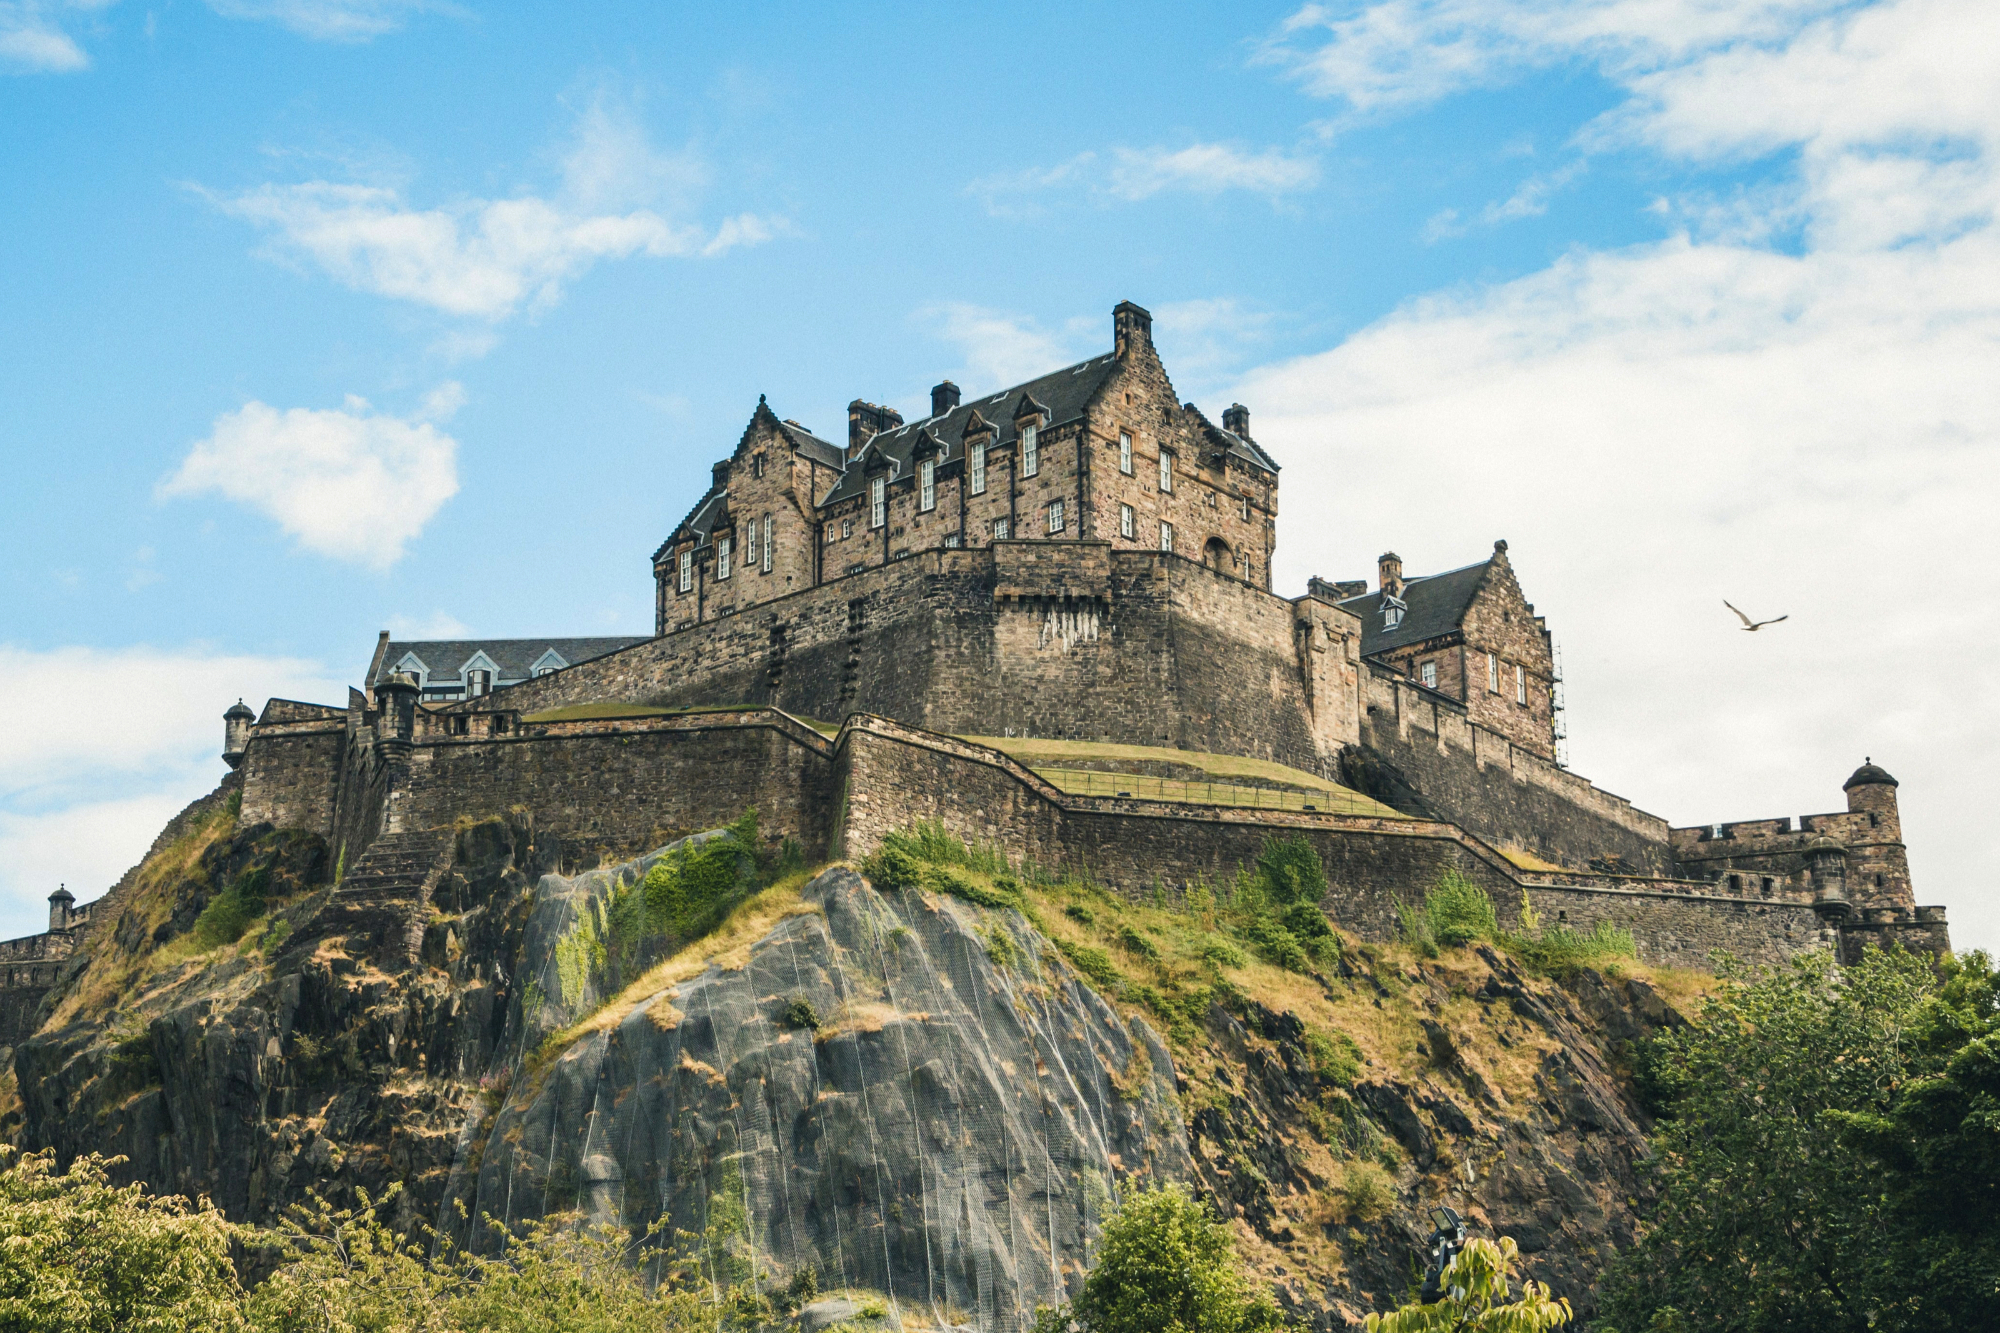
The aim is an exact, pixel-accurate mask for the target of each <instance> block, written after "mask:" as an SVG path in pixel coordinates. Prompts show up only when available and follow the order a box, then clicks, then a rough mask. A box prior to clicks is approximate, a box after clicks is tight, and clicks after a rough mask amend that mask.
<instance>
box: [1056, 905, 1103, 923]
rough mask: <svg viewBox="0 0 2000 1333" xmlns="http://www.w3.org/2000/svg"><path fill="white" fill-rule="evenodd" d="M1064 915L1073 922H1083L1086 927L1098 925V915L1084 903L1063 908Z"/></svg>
mask: <svg viewBox="0 0 2000 1333" xmlns="http://www.w3.org/2000/svg"><path fill="white" fill-rule="evenodd" d="M1063 915H1064V916H1066V917H1068V918H1069V919H1070V920H1072V921H1081V922H1082V923H1083V924H1084V925H1086V926H1094V925H1096V924H1097V913H1095V912H1093V911H1091V910H1090V909H1089V908H1088V907H1085V906H1084V905H1083V904H1082V903H1071V904H1070V905H1069V906H1067V907H1065V908H1063Z"/></svg>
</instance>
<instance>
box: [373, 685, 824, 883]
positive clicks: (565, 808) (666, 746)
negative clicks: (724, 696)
mask: <svg viewBox="0 0 2000 1333" xmlns="http://www.w3.org/2000/svg"><path fill="white" fill-rule="evenodd" d="M493 716H494V715H492V714H488V715H487V716H486V717H485V718H483V719H477V720H481V721H485V722H487V723H488V726H489V727H490V724H491V720H492V718H493ZM831 752H832V747H831V745H830V744H828V743H827V742H826V741H825V740H824V739H823V738H821V737H819V736H818V735H816V734H814V733H813V732H811V731H810V730H808V729H807V728H805V727H802V726H799V725H798V724H797V723H793V722H790V720H789V719H781V718H779V717H777V716H776V715H774V714H770V713H768V712H764V711H761V710H759V711H756V712H748V713H722V714H716V715H713V716H705V715H696V716H693V717H678V718H643V719H633V720H629V721H618V720H605V721H594V722H579V723H560V724H555V725H551V726H547V727H540V728H531V729H529V730H528V731H527V732H521V731H518V730H515V729H513V728H509V729H508V730H507V731H506V732H505V733H503V734H499V735H495V734H493V733H492V732H491V731H490V730H487V731H486V734H477V735H475V734H468V735H465V736H456V735H450V734H437V733H436V732H432V733H429V734H423V733H420V734H419V736H418V739H417V743H416V744H415V746H414V747H413V748H412V750H411V753H410V758H409V766H408V770H407V773H406V775H405V776H404V778H403V779H402V781H401V783H399V785H398V787H397V789H396V791H395V793H394V796H393V798H392V801H391V805H390V809H391V812H392V814H391V818H392V821H393V822H392V827H394V828H401V829H412V830H414V829H423V828H435V827H440V826H444V825H449V824H451V823H453V822H454V821H455V820H458V819H460V818H462V817H472V818H478V817H481V816H485V815H504V816H510V817H513V818H516V819H521V818H525V819H526V820H528V821H530V823H531V825H532V827H533V828H535V829H536V830H537V840H538V845H539V849H540V850H542V851H544V852H548V853H550V854H552V855H553V856H555V857H557V858H558V859H559V860H560V862H561V863H562V864H563V865H565V866H567V867H569V868H575V867H577V866H583V867H588V866H593V865H596V864H597V861H598V858H599V857H600V855H611V856H621V855H627V854H630V853H631V852H632V851H633V850H634V849H638V850H645V849H647V848H650V847H658V846H661V845H663V844H664V843H667V842H670V841H672V840H673V839H675V838H677V837H681V836H684V835H686V834H688V833H693V832H699V831H701V830H702V829H710V828H716V827H719V826H721V825H723V824H727V823H730V822H732V821H734V820H735V819H737V818H738V817H739V816H741V815H742V814H743V812H744V811H745V810H748V809H751V808H753V807H754V808H755V809H756V811H757V815H758V823H759V826H760V828H761V830H762V832H763V833H764V835H765V836H766V837H767V838H770V839H773V840H776V839H782V838H786V837H790V838H796V839H797V840H798V841H799V843H800V844H801V845H802V846H803V847H804V849H805V852H806V855H807V856H809V857H812V858H815V859H817V858H820V857H823V856H824V855H825V849H826V829H827V824H828V817H827V810H826V805H827V800H826V797H827V789H828V782H827V779H828V775H829V772H830V769H831V762H830V761H831Z"/></svg>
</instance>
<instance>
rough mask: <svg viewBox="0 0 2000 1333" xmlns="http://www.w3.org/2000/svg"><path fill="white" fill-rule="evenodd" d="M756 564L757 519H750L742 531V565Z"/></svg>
mask: <svg viewBox="0 0 2000 1333" xmlns="http://www.w3.org/2000/svg"><path fill="white" fill-rule="evenodd" d="M756 564H757V520H756V519H754V518H753V519H751V520H750V522H749V524H748V526H746V527H745V528H744V531H743V567H744V568H745V569H752V568H755V567H756Z"/></svg>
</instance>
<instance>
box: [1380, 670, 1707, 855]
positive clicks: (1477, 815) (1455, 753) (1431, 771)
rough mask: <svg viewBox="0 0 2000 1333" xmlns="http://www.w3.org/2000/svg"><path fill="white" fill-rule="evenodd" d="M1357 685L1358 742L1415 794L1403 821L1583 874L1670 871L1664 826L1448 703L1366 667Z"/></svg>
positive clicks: (1389, 794)
mask: <svg viewBox="0 0 2000 1333" xmlns="http://www.w3.org/2000/svg"><path fill="white" fill-rule="evenodd" d="M1484 669H1485V668H1484V666H1483V664H1482V665H1481V667H1480V670H1481V671H1484ZM1361 684H1362V691H1363V693H1362V724H1361V743H1362V745H1363V746H1364V747H1366V749H1367V750H1368V751H1369V752H1370V754H1371V756H1372V757H1374V758H1376V759H1378V760H1380V761H1381V762H1384V763H1386V764H1387V765H1388V766H1389V767H1390V768H1391V769H1392V770H1393V771H1394V774H1393V775H1391V777H1392V778H1393V776H1394V775H1400V776H1401V777H1402V778H1403V779H1404V780H1405V781H1407V783H1408V784H1409V786H1410V787H1412V788H1414V789H1415V792H1416V793H1417V794H1418V796H1419V797H1420V798H1421V801H1420V803H1421V805H1422V806H1424V807H1425V808H1424V809H1423V810H1421V811H1412V813H1426V814H1432V815H1435V816H1436V817H1438V818H1440V819H1446V820H1449V821H1450V822H1452V823H1454V824H1457V825H1459V826H1461V827H1463V828H1465V829H1467V830H1468V831H1470V832H1472V833H1475V834H1477V835H1479V836H1480V837H1482V838H1485V839H1487V840H1488V841H1491V842H1494V843H1496V844H1500V843H1504V844H1508V845H1514V846H1519V847H1520V848H1521V849H1522V850H1525V851H1528V852H1532V853H1534V854H1535V855H1536V856H1539V857H1542V858H1544V859H1546V860H1549V861H1553V862H1555V863H1557V864H1559V865H1565V866H1573V867H1576V868H1582V867H1584V866H1586V865H1588V864H1589V863H1590V862H1591V860H1593V859H1594V858H1598V857H1605V856H1613V855H1615V856H1618V857H1619V858H1621V859H1622V860H1623V861H1624V863H1625V865H1626V866H1627V867H1628V868H1630V869H1631V870H1634V871H1637V872H1642V873H1648V874H1666V873H1668V872H1669V870H1670V869H1671V868H1672V864H1673V856H1672V850H1671V848H1670V846H1669V843H1668V836H1667V833H1668V830H1667V822H1666V821H1665V820H1664V819H1661V818H1659V817H1658V816H1656V815H1650V814H1647V813H1646V812H1645V811H1643V810H1640V809H1638V808H1636V807H1635V806H1633V805H1632V803H1631V802H1630V801H1627V800H1625V799H1624V798H1623V797H1620V796H1614V795H1612V794H1611V793H1610V792H1607V791H1602V790H1600V789H1598V788H1597V787H1595V786H1592V785H1591V783H1590V782H1589V781H1588V780H1586V779H1584V778H1580V777H1578V776H1577V775H1576V774H1574V773H1571V772H1569V771H1568V770H1566V769H1561V768H1558V767H1556V766H1555V765H1554V764H1553V763H1551V762H1549V761H1548V760H1546V759H1544V758H1542V757H1541V756H1540V755H1537V754H1534V753H1532V752H1530V751H1528V750H1524V749H1522V748H1521V747H1520V746H1518V745H1515V744H1514V743H1513V742H1511V741H1510V740H1508V739H1507V738H1506V737H1505V736H1502V735H1500V734H1498V733H1497V732H1493V731H1490V730H1488V729H1486V728H1484V727H1480V726H1476V725H1474V724H1473V723H1472V722H1471V721H1470V719H1468V718H1467V716H1466V714H1465V712H1464V710H1463V709H1461V708H1459V707H1458V706H1457V705H1455V704H1453V703H1452V702H1451V701H1449V700H1445V699H1441V698H1439V697H1438V696H1437V695H1436V694H1434V693H1430V692H1427V691H1424V690H1422V689H1420V688H1418V687H1417V686H1415V685H1412V684H1410V683H1409V682H1407V681H1405V680H1402V679H1400V678H1399V677H1397V676H1395V675H1393V674H1391V673H1389V672H1387V671H1385V670H1382V669H1380V668H1377V667H1372V666H1371V667H1368V668H1367V669H1365V670H1363V671H1362V673H1361ZM1349 776H1350V778H1352V779H1353V780H1354V781H1353V784H1352V785H1360V786H1362V787H1364V789H1366V790H1367V791H1368V794H1369V795H1372V796H1375V797H1377V799H1379V800H1383V801H1385V802H1387V803H1388V804H1390V805H1393V806H1396V807H1397V808H1399V809H1402V808H1405V806H1404V801H1407V798H1404V799H1403V801H1399V799H1398V795H1397V794H1396V793H1394V792H1393V790H1392V789H1393V786H1394V784H1393V781H1391V782H1390V783H1389V784H1388V789H1385V787H1384V786H1383V781H1382V778H1383V775H1381V774H1379V773H1378V774H1375V775H1374V776H1373V777H1372V778H1371V777H1369V776H1368V775H1366V774H1363V773H1350V774H1349ZM1417 803H1418V802H1410V804H1417Z"/></svg>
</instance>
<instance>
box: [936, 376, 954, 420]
mask: <svg viewBox="0 0 2000 1333" xmlns="http://www.w3.org/2000/svg"><path fill="white" fill-rule="evenodd" d="M957 406H958V386H957V385H956V384H953V383H952V382H951V381H950V380H946V381H944V382H943V383H942V384H938V385H934V386H933V387H932V388H931V415H932V416H934V417H941V416H943V415H944V414H945V413H947V412H949V411H951V410H952V409H953V408H954V407H957Z"/></svg>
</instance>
